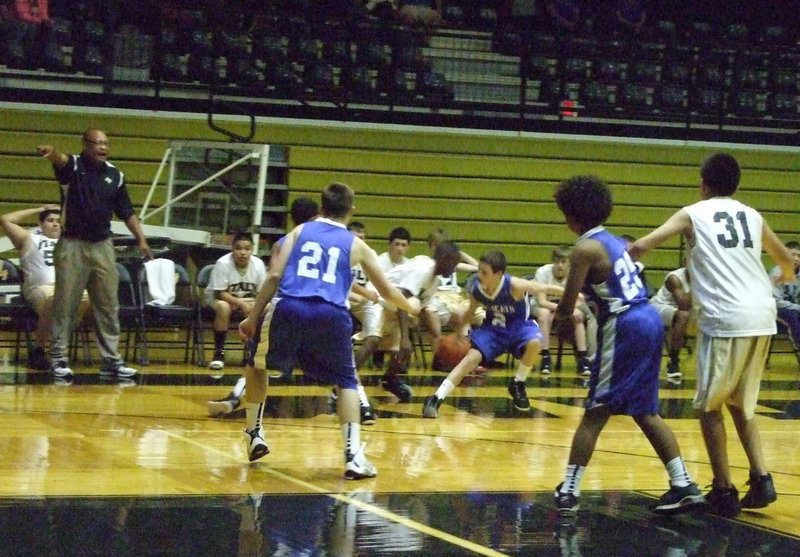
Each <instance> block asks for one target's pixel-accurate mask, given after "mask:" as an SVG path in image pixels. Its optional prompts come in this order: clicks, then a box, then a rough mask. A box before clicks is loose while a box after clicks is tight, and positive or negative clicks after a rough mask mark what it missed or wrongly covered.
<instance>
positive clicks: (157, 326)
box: [137, 263, 200, 363]
mask: <svg viewBox="0 0 800 557" xmlns="http://www.w3.org/2000/svg"><path fill="white" fill-rule="evenodd" d="M137 283H138V293H139V300H141V301H142V302H143V304H144V305H143V313H142V315H143V333H144V336H143V339H144V342H145V343H146V345H147V347H148V349H151V348H153V346H161V347H169V346H170V345H172V346H174V345H176V344H177V345H178V346H182V347H183V348H184V356H183V361H184V363H188V362H189V351H190V350H192V351H193V352H192V361H195V359H196V356H197V351H198V349H199V346H200V345H199V342H198V338H197V329H196V326H195V323H196V319H197V307H196V302H195V299H194V295H193V293H192V281H191V279H190V277H189V272H188V271H187V270H186V268H185V267H184V266H183V265H181V264H179V263H175V301H174V302H173V303H171V304H166V305H155V304H150V303H148V300H150V294H149V292H150V290H149V286H148V281H147V272H146V270H145V268H144V267H142V269H140V271H139V280H138V282H137ZM176 329H177V331H179V332H185V333H186V334H185V339H180V338H178V339H174V340H173V339H170V338H169V336H171V335H174V334H175V332H176ZM156 332H158V333H160V335H158V336H154V335H153V333H156Z"/></svg>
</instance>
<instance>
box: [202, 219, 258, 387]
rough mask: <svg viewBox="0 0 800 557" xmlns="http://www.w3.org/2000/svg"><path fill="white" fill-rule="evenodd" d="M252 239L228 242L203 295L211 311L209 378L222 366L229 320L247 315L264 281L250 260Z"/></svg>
mask: <svg viewBox="0 0 800 557" xmlns="http://www.w3.org/2000/svg"><path fill="white" fill-rule="evenodd" d="M253 248H254V246H253V237H252V236H251V235H250V234H249V233H247V232H239V233H238V234H236V235H235V236H234V237H233V240H232V241H231V252H230V253H226V254H225V255H223V256H222V257H220V258H219V259H217V261H216V263H214V268H213V270H212V271H211V278H210V279H209V281H208V286H207V287H206V292H205V302H206V305H207V306H208V307H211V308H213V309H214V358H213V359H212V360H211V363H210V364H209V365H208V367H209V369H211V370H212V377H214V378H215V379H219V378H221V377H222V374H221V373H219V372H220V371H221V370H222V369H223V368H224V367H225V339H226V337H227V335H228V327H229V326H230V322H231V317H232V316H233V315H234V314H237V315H239V316H240V317H242V318H244V317H245V316H247V315H248V314H249V313H250V310H251V309H252V307H253V302H254V301H255V298H256V294H257V293H258V291H259V290H260V289H261V286H262V285H263V284H264V280H265V279H266V278H267V268H266V265H264V262H263V261H261V259H260V258H258V257H253Z"/></svg>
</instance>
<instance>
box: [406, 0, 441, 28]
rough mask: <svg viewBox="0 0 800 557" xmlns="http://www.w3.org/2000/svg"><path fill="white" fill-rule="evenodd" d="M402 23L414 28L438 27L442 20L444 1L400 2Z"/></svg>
mask: <svg viewBox="0 0 800 557" xmlns="http://www.w3.org/2000/svg"><path fill="white" fill-rule="evenodd" d="M398 14H399V16H400V21H402V22H403V23H405V24H406V25H411V26H412V27H426V28H429V27H438V26H440V25H442V24H443V23H444V20H443V19H442V0H400V2H399V10H398Z"/></svg>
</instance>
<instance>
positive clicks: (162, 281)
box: [144, 259, 176, 306]
mask: <svg viewBox="0 0 800 557" xmlns="http://www.w3.org/2000/svg"><path fill="white" fill-rule="evenodd" d="M144 272H145V274H146V275H147V289H148V291H149V294H150V296H149V298H150V299H149V300H148V302H147V305H149V306H168V305H169V304H171V303H172V302H174V301H175V282H176V281H175V262H174V261H171V260H169V259H151V260H150V261H147V262H145V264H144Z"/></svg>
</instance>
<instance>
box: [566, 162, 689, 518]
mask: <svg viewBox="0 0 800 557" xmlns="http://www.w3.org/2000/svg"><path fill="white" fill-rule="evenodd" d="M555 199H556V203H557V204H558V208H559V209H561V212H562V213H564V217H565V219H566V222H567V226H568V227H569V228H570V230H572V231H573V232H575V233H576V234H578V240H577V242H576V243H575V249H574V250H573V252H572V256H571V259H570V269H569V275H568V277H567V283H566V286H565V287H564V288H565V291H564V296H563V297H562V298H561V301H560V302H559V304H558V307H557V308H556V316H555V318H556V322H557V323H558V322H559V321H567V320H569V319H571V318H572V312H573V311H574V309H575V303H576V301H577V299H578V294H579V293H580V292H581V290H582V289H583V293H584V295H586V296H587V299H588V301H589V303H590V304H594V306H595V307H596V313H597V321H598V331H597V347H598V349H597V354H598V357H597V358H595V361H594V362H593V363H592V369H591V376H590V379H589V396H588V398H587V400H586V410H585V412H584V414H583V419H582V420H581V423H580V425H579V426H578V429H577V431H576V432H575V436H574V437H573V439H572V449H571V451H570V454H569V463H568V465H567V470H566V473H565V475H564V481H563V482H562V483H561V484H559V486H558V487H557V488H556V491H555V499H556V506H557V507H558V511H559V514H560V515H561V516H564V517H571V516H575V514H576V513H577V511H578V496H579V495H580V482H581V478H582V477H583V473H584V471H585V469H586V466H587V465H588V464H589V460H590V459H591V457H592V453H593V452H594V447H595V444H596V442H597V438H598V436H599V435H600V432H601V431H602V430H603V427H605V425H606V422H608V419H609V418H610V417H611V416H612V415H628V416H631V417H632V418H633V419H634V421H635V422H636V425H638V426H639V428H640V429H641V430H642V432H643V433H644V434H645V435H646V436H647V439H648V441H650V444H651V445H652V446H653V448H654V449H655V451H656V453H657V454H658V457H659V458H660V459H661V461H662V462H663V463H664V465H665V466H666V468H667V471H668V472H669V481H670V489H669V491H667V492H666V493H665V494H664V495H662V496H661V499H660V500H659V502H658V504H657V505H656V507H655V508H654V511H655V512H656V513H659V514H676V513H681V512H686V511H688V510H691V509H694V508H696V507H698V506H700V505H703V504H704V503H705V500H704V498H703V495H702V493H701V492H700V489H699V488H698V487H697V485H696V484H695V483H694V482H693V481H692V479H691V477H690V476H689V472H688V471H687V470H686V464H685V463H684V461H683V457H682V456H681V453H680V448H679V447H678V441H677V440H676V439H675V434H674V433H673V432H672V430H671V429H670V428H669V426H668V425H667V424H666V422H665V421H664V420H663V419H662V418H661V416H659V415H658V376H659V372H660V367H661V347H662V345H663V342H664V326H663V325H662V323H661V317H659V315H658V312H657V311H656V309H655V308H654V307H653V306H651V305H650V304H649V303H648V301H647V294H646V292H645V288H644V285H643V284H642V282H641V280H640V279H639V277H638V275H637V269H636V265H635V264H634V262H633V260H632V259H631V257H630V255H628V252H627V251H626V248H625V241H624V240H622V239H621V238H618V237H616V236H613V235H612V234H611V233H609V232H608V231H607V230H606V229H605V228H604V227H603V223H604V222H605V221H606V219H607V218H608V217H609V215H611V210H612V208H613V202H612V200H611V191H610V190H609V188H608V186H607V185H606V184H605V182H603V181H602V180H600V179H599V178H597V177H594V176H576V177H574V178H571V179H569V180H567V181H566V182H563V183H562V184H560V185H559V186H558V188H557V190H556V193H555Z"/></svg>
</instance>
